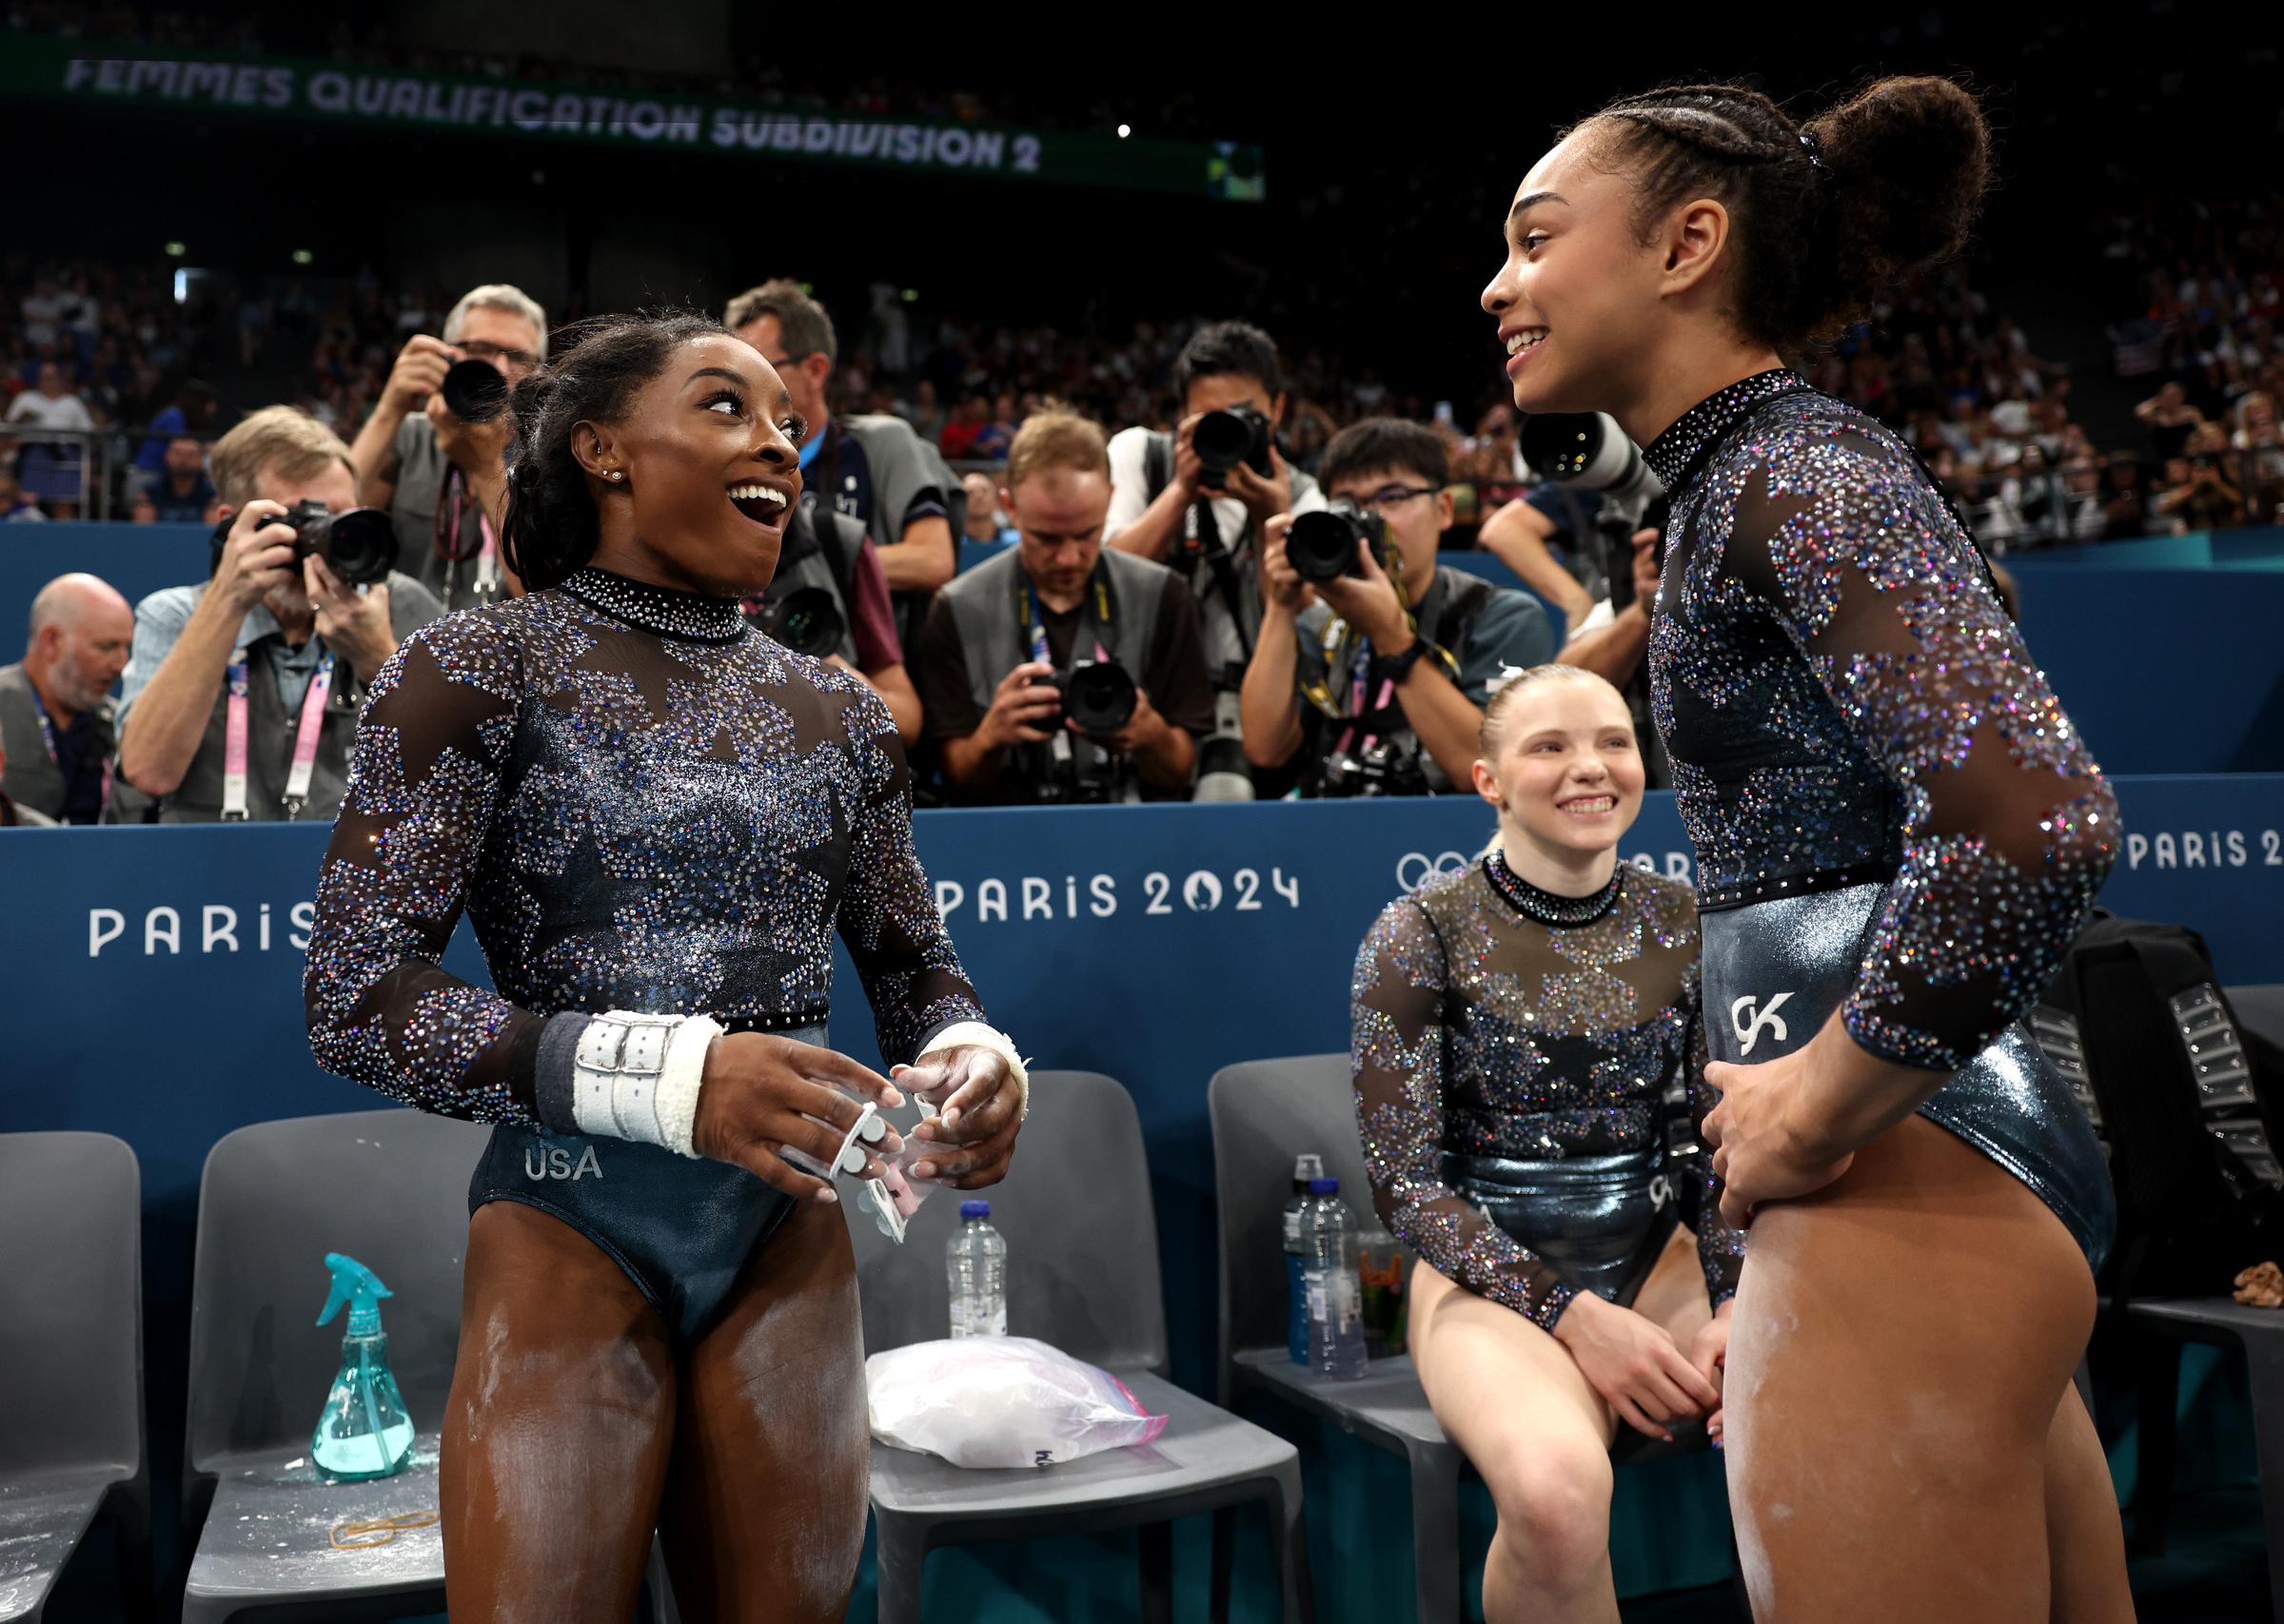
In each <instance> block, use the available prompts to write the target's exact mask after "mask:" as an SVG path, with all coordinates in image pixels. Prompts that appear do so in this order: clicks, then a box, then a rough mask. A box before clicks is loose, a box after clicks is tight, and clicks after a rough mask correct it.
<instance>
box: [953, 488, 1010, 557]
mask: <svg viewBox="0 0 2284 1624" xmlns="http://www.w3.org/2000/svg"><path fill="white" fill-rule="evenodd" d="M959 482H960V485H961V486H962V488H964V489H965V490H966V491H967V493H968V526H967V529H966V530H964V531H963V532H961V534H962V535H963V536H964V537H966V538H967V539H968V540H970V541H991V542H997V543H998V544H1000V545H1001V546H1006V545H1009V544H1012V543H1013V542H1014V541H1016V540H1018V539H1020V538H1019V537H1017V536H1016V534H1015V531H1014V526H1012V525H1011V524H1009V523H1008V522H1007V512H1006V510H1005V509H1004V508H1002V507H1001V506H1000V505H999V487H998V485H997V484H996V483H995V482H994V480H993V479H992V477H991V476H990V475H989V474H969V475H967V476H965V477H964V478H962V479H961V480H960V481H959Z"/></svg>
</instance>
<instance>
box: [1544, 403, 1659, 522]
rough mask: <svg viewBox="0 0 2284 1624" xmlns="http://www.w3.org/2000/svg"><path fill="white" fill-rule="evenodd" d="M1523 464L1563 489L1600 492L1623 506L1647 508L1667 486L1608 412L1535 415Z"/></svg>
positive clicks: (1545, 413)
mask: <svg viewBox="0 0 2284 1624" xmlns="http://www.w3.org/2000/svg"><path fill="white" fill-rule="evenodd" d="M1521 443H1522V449H1523V460H1525V461H1526V462H1528V463H1529V464H1530V465H1531V466H1532V467H1533V468H1535V469H1537V470H1538V471H1539V472H1540V473H1541V474H1543V475H1545V476H1546V478H1547V479H1551V480H1553V481H1554V482H1555V483H1556V484H1558V485H1568V486H1570V487H1572V488H1573V489H1575V490H1582V491H1600V492H1602V493H1603V494H1604V495H1605V497H1606V498H1607V499H1609V500H1610V501H1611V502H1612V503H1613V504H1615V505H1617V506H1620V507H1629V506H1637V505H1646V504H1647V503H1648V502H1650V501H1652V500H1654V499H1656V498H1658V497H1659V496H1661V495H1663V494H1664V490H1665V487H1664V485H1663V484H1662V483H1660V482H1659V479H1658V477H1657V475H1655V474H1654V473H1652V472H1650V468H1649V464H1648V463H1646V462H1644V461H1643V460H1642V453H1641V452H1640V451H1639V450H1638V449H1636V447H1635V445H1634V442H1633V441H1632V440H1628V439H1626V437H1625V430H1624V429H1622V428H1620V427H1619V426H1618V420H1617V419H1616V418H1613V417H1611V416H1610V415H1609V414H1608V413H1606V412H1533V413H1532V414H1531V415H1530V416H1529V417H1527V418H1525V419H1524V420H1523V433H1522V438H1521Z"/></svg>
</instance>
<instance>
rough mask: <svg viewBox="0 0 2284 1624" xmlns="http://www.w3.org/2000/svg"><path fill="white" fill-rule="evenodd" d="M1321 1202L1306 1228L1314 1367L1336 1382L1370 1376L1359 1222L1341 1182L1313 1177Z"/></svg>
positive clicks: (1314, 1191)
mask: <svg viewBox="0 0 2284 1624" xmlns="http://www.w3.org/2000/svg"><path fill="white" fill-rule="evenodd" d="M1309 1194H1310V1195H1312V1196H1316V1197H1318V1198H1320V1199H1319V1200H1318V1201H1317V1202H1316V1203H1315V1209H1314V1211H1313V1213H1312V1214H1311V1218H1310V1222H1309V1223H1308V1224H1307V1225H1306V1226H1305V1228H1304V1231H1303V1233H1304V1236H1305V1238H1306V1240H1307V1242H1308V1258H1307V1262H1308V1282H1309V1369H1311V1370H1313V1371H1315V1372H1316V1374H1317V1375H1319V1376H1323V1377H1328V1378H1329V1379H1332V1380H1334V1381H1353V1380H1354V1379H1357V1378H1358V1377H1360V1376H1362V1375H1363V1374H1364V1367H1365V1363H1366V1354H1365V1347H1364V1296H1363V1291H1362V1288H1361V1287H1360V1285H1359V1284H1358V1281H1357V1272H1356V1220H1355V1217H1354V1215H1352V1214H1351V1213H1350V1212H1349V1206H1348V1203H1346V1202H1344V1201H1342V1200H1341V1199H1340V1181H1339V1180H1338V1179H1312V1180H1310V1181H1309Z"/></svg>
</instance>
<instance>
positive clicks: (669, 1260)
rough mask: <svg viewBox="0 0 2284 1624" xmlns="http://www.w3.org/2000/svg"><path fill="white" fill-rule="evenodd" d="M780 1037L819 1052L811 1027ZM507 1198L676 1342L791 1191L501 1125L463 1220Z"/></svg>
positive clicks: (733, 1273)
mask: <svg viewBox="0 0 2284 1624" xmlns="http://www.w3.org/2000/svg"><path fill="white" fill-rule="evenodd" d="M785 1036H787V1037H789V1038H792V1039H793V1040H795V1041H796V1042H797V1043H805V1044H815V1045H817V1046H819V1047H822V1046H823V1044H824V1042H825V1029H824V1028H823V1027H803V1028H801V1029H798V1030H795V1031H789V1032H787V1033H785ZM495 1201H512V1202H517V1203H522V1205H524V1206H529V1207H536V1208H538V1209H539V1210H540V1211H541V1212H543V1213H546V1214H547V1215H548V1216H550V1217H552V1218H557V1219H561V1221H562V1222H563V1223H568V1224H569V1225H570V1226H571V1227H572V1228H574V1229H576V1230H578V1231H579V1232H580V1233H581V1235H584V1236H585V1237H586V1238H587V1239H588V1240H590V1241H592V1242H595V1244H596V1245H597V1246H598V1247H599V1248H601V1251H602V1253H603V1255H604V1256H606V1257H608V1258H609V1259H610V1260H611V1261H612V1262H615V1263H617V1264H618V1265H619V1266H620V1268H621V1269H623V1270H625V1271H626V1277H627V1278H628V1279H629V1280H631V1281H633V1282H635V1285H636V1287H637V1288H638V1289H639V1290H640V1292H641V1293H642V1295H643V1297H644V1298H646V1299H647V1300H648V1301H649V1302H650V1305H651V1307H652V1308H654V1309H656V1310H657V1311H658V1314H659V1318H660V1319H661V1320H663V1321H665V1322H666V1327H667V1329H668V1330H669V1331H670V1332H672V1333H673V1336H674V1339H675V1341H676V1343H677V1345H679V1346H681V1347H688V1346H690V1345H691V1344H692V1343H694V1342H696V1341H697V1340H699V1338H700V1337H702V1336H704V1335H705V1333H706V1332H707V1331H708V1330H709V1329H711V1328H712V1326H713V1324H714V1321H716V1320H718V1319H719V1317H720V1315H721V1310H722V1306H723V1304H724V1303H725V1302H727V1301H728V1300H729V1295H730V1290H731V1288H732V1287H733V1286H734V1285H736V1284H737V1282H738V1271H739V1270H740V1269H742V1268H743V1267H744V1266H745V1262H746V1260H747V1259H748V1258H749V1257H751V1256H752V1255H753V1252H754V1249H755V1248H756V1247H758V1246H759V1245H761V1244H762V1243H763V1242H766V1241H767V1240H768V1239H769V1237H770V1236H771V1235H772V1234H773V1233H774V1232H775V1231H776V1229H777V1227H778V1224H780V1223H783V1222H784V1221H785V1216H786V1214H788V1213H790V1212H791V1211H792V1210H793V1205H794V1202H793V1198H792V1197H791V1196H788V1195H786V1194H784V1193H783V1192H782V1191H780V1190H778V1188H777V1187H776V1186H775V1185H772V1184H764V1183H763V1182H762V1181H761V1180H759V1179H757V1178H756V1177H754V1175H753V1174H751V1173H749V1172H747V1171H746V1170H745V1169H744V1168H742V1167H734V1166H732V1165H730V1164H728V1163H726V1162H715V1161H710V1160H707V1159H705V1158H702V1157H699V1158H693V1157H688V1156H678V1155H676V1154H675V1153H674V1152H673V1151H671V1150H668V1149H666V1148H664V1147H663V1146H661V1145H637V1144H634V1143H631V1142H630V1141H627V1140H623V1139H601V1138H597V1137H595V1136H592V1135H588V1134H577V1133H550V1132H549V1131H548V1130H547V1129H545V1128H542V1127H524V1126H520V1125H516V1126H501V1127H496V1128H494V1129H493V1130H492V1139H491V1143H490V1145H486V1146H485V1148H484V1152H483V1155H482V1159H480V1160H479V1161H478V1162H477V1164H476V1177H475V1179H474V1181H473V1182H472V1183H471V1184H469V1186H468V1211H469V1213H470V1215H471V1216H472V1215H473V1214H474V1213H475V1211H476V1209H477V1208H479V1207H481V1206H482V1205H483V1204H484V1203H486V1202H495Z"/></svg>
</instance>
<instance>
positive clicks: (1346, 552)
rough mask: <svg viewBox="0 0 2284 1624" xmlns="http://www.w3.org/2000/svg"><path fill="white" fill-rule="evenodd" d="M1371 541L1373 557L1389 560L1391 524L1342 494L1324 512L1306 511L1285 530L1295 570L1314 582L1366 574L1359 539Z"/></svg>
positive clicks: (1287, 553)
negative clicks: (1358, 554) (1358, 557)
mask: <svg viewBox="0 0 2284 1624" xmlns="http://www.w3.org/2000/svg"><path fill="white" fill-rule="evenodd" d="M1359 541H1365V542H1368V543H1369V544H1370V546H1371V549H1372V558H1374V559H1375V560H1377V561H1378V562H1379V563H1380V564H1382V565H1383V566H1385V565H1386V564H1387V562H1388V526H1387V525H1386V524H1384V523H1382V522H1381V519H1380V516H1379V515H1378V514H1376V513H1370V512H1368V511H1367V510H1365V509H1364V508H1361V507H1358V506H1357V505H1356V504H1355V503H1354V502H1352V501H1350V500H1349V499H1348V498H1346V497H1342V498H1340V499H1338V500H1336V501H1334V502H1332V503H1330V504H1329V505H1328V506H1327V507H1326V508H1325V509H1324V510H1323V511H1322V512H1320V513H1304V514H1301V515H1299V516H1297V517H1296V518H1295V519H1293V521H1292V527H1291V528H1290V529H1289V530H1287V531H1286V532H1285V560H1286V562H1288V563H1290V565H1291V566H1292V569H1293V573H1294V574H1295V575H1297V576H1299V577H1301V579H1303V580H1305V581H1307V582H1309V585H1311V586H1322V585H1324V584H1325V583H1326V582H1327V581H1334V580H1338V579H1340V577H1343V576H1362V575H1363V574H1364V567H1363V566H1362V565H1361V564H1359V563H1357V561H1356V543H1357V542H1359Z"/></svg>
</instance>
